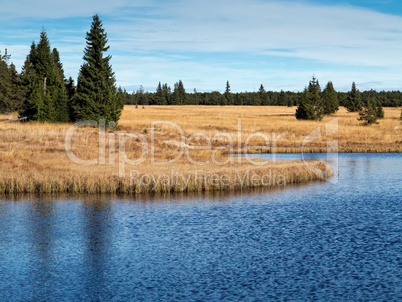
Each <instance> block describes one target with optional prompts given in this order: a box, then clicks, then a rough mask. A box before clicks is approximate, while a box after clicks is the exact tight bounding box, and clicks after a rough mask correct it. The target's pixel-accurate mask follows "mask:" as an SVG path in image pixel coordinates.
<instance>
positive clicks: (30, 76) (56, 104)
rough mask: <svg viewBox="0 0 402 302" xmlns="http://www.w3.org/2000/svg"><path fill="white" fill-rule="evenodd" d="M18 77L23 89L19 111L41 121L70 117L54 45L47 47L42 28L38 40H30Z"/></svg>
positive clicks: (61, 69)
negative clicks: (29, 47)
mask: <svg viewBox="0 0 402 302" xmlns="http://www.w3.org/2000/svg"><path fill="white" fill-rule="evenodd" d="M21 77H22V83H23V85H24V87H25V90H26V99H25V102H24V108H23V109H22V110H21V112H20V114H21V115H23V116H31V118H32V119H33V120H37V121H41V122H68V121H70V112H69V99H68V94H67V89H66V86H65V84H64V71H63V66H62V64H61V62H60V56H59V53H58V51H57V49H56V48H54V49H53V51H51V49H50V43H49V40H48V38H47V34H46V31H45V30H42V31H41V33H40V40H39V43H38V44H37V45H36V44H35V43H34V42H33V43H32V45H31V49H30V53H29V55H28V56H27V58H26V60H25V63H24V67H23V71H22V75H21Z"/></svg>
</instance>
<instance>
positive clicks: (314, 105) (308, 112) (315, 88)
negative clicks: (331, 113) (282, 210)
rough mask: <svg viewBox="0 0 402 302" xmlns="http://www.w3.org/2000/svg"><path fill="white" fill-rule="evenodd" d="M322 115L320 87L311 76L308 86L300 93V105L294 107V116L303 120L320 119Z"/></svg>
mask: <svg viewBox="0 0 402 302" xmlns="http://www.w3.org/2000/svg"><path fill="white" fill-rule="evenodd" d="M323 116H324V106H323V103H322V99H321V87H320V83H319V82H318V80H317V79H316V78H315V77H314V76H313V79H312V80H311V81H310V83H309V86H308V88H306V89H305V90H304V92H303V93H302V95H301V100H300V105H299V107H298V108H297V109H296V118H297V119H305V120H321V119H322V118H323Z"/></svg>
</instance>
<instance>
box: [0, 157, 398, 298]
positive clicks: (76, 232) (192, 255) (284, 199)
mask: <svg viewBox="0 0 402 302" xmlns="http://www.w3.org/2000/svg"><path fill="white" fill-rule="evenodd" d="M265 156H266V157H270V155H265ZM299 156H300V155H277V158H278V159H294V158H299ZM309 156H311V157H314V158H317V157H318V158H325V157H326V155H325V154H324V155H322V154H312V155H309ZM332 164H334V162H332ZM338 164H339V180H338V181H337V183H335V182H334V181H333V183H331V182H319V183H312V184H307V185H303V186H295V187H288V188H286V189H284V190H274V191H266V190H265V191H264V190H262V191H258V192H249V193H244V194H227V195H216V196H213V195H211V196H192V197H185V196H174V197H165V198H162V197H159V198H154V199H153V198H148V199H143V200H128V199H127V200H116V199H112V200H110V198H109V199H108V198H105V197H104V198H102V199H100V198H82V199H71V198H70V199H66V198H64V199H63V198H61V199H51V198H49V197H43V198H40V199H38V198H25V199H21V200H20V199H17V200H9V199H8V200H7V199H5V198H3V199H1V198H0V300H1V301H141V300H149V301H163V300H168V301H173V300H175V301H176V300H185V301H216V300H224V301H239V300H247V301H270V300H284V301H311V300H318V301H323V300H325V301H397V300H402V190H401V188H402V173H401V171H402V169H401V168H402V155H400V154H340V155H339V161H338Z"/></svg>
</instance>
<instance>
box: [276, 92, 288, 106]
mask: <svg viewBox="0 0 402 302" xmlns="http://www.w3.org/2000/svg"><path fill="white" fill-rule="evenodd" d="M277 104H278V105H279V106H286V105H287V99H286V93H285V91H283V90H281V92H280V93H279V95H278V99H277Z"/></svg>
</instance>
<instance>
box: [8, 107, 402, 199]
mask: <svg viewBox="0 0 402 302" xmlns="http://www.w3.org/2000/svg"><path fill="white" fill-rule="evenodd" d="M294 111H295V107H293V108H287V107H231V106H228V107H220V106H213V107H212V106H211V107H204V106H154V107H152V106H150V107H145V109H141V108H139V109H135V106H126V107H125V109H124V111H123V114H122V118H121V120H120V123H119V125H120V129H118V130H109V131H107V133H105V137H106V148H105V149H104V151H105V155H104V158H105V163H101V164H99V163H98V164H95V165H90V166H85V165H79V164H77V163H74V162H73V161H71V160H70V159H69V158H68V156H67V154H66V151H65V135H66V132H67V130H68V129H69V128H70V127H71V125H69V124H46V123H45V124H39V123H27V124H19V123H0V165H1V167H0V193H63V192H68V193H118V194H132V195H134V194H141V193H144V192H161V193H163V192H193V191H197V192H203V191H226V190H243V189H246V188H250V187H258V186H263V185H264V186H269V187H275V186H282V185H285V184H289V183H303V182H306V181H311V180H322V179H324V178H326V177H328V176H329V175H330V174H331V171H330V170H329V168H328V166H327V165H326V164H325V163H324V162H320V161H314V162H312V163H311V164H313V165H315V166H316V167H317V168H319V169H320V170H321V171H323V173H322V174H315V173H313V172H312V171H310V170H309V169H308V168H307V167H306V165H305V164H304V163H303V162H300V161H292V162H276V163H273V162H266V165H264V166H257V165H254V164H252V163H249V162H248V161H246V160H245V159H244V158H241V159H238V158H236V159H233V158H232V159H231V160H230V157H228V156H227V154H228V153H230V152H231V151H233V152H245V151H247V152H266V151H268V152H272V151H275V148H273V147H275V141H276V151H277V152H300V151H301V146H302V142H303V140H304V138H305V137H306V136H307V135H308V134H309V133H310V132H311V131H313V130H314V129H317V128H318V127H320V129H321V134H322V136H323V137H322V138H321V139H317V140H314V141H312V142H310V143H309V144H307V145H306V148H305V150H304V151H305V152H314V151H315V152H322V151H326V141H327V140H338V141H339V150H340V151H341V152H401V145H402V136H401V134H402V133H401V128H400V127H401V122H400V120H399V115H400V110H399V109H393V108H385V119H384V120H381V121H380V122H379V124H378V125H372V126H361V125H360V123H359V122H358V121H357V114H356V113H348V112H346V110H345V109H343V108H341V110H340V111H339V112H338V113H337V114H335V115H334V116H331V117H325V118H324V120H323V121H321V122H311V121H297V120H296V119H295V118H294ZM12 118H15V116H13V115H11V116H10V115H9V116H4V115H0V120H5V119H12ZM333 118H339V133H337V134H334V135H331V136H328V137H327V136H325V134H326V133H325V124H326V123H327V122H328V121H331V120H332V119H333ZM239 119H241V123H240V122H239ZM158 120H160V121H171V122H174V123H176V124H177V126H178V127H179V128H180V129H179V130H178V129H176V128H172V126H171V125H170V126H169V125H166V124H158V125H156V127H155V129H154V130H155V131H154V132H153V133H152V131H151V122H152V121H158ZM240 124H241V133H240V134H241V135H240V136H239V132H238V127H239V125H240ZM145 129H146V131H144V130H145ZM180 131H182V133H180ZM134 132H137V133H140V134H141V136H142V137H143V139H145V141H146V143H147V144H146V145H148V144H150V143H151V139H152V134H153V138H154V146H155V148H154V150H153V151H154V158H155V161H156V162H157V163H161V162H165V161H169V160H172V159H175V158H176V157H177V156H178V155H179V154H180V151H183V150H184V154H183V155H182V156H181V157H180V158H179V159H178V160H176V161H175V162H174V163H169V164H165V165H155V163H153V162H152V161H151V152H150V150H149V152H150V153H149V154H148V156H147V157H146V159H145V160H144V162H143V163H142V164H141V165H136V166H130V165H129V164H127V165H126V166H125V167H124V169H120V170H119V167H121V165H120V164H119V163H120V160H121V158H122V154H120V152H121V151H122V148H121V146H120V144H119V136H122V135H123V134H124V133H134ZM145 132H147V133H145ZM200 132H202V133H204V134H205V135H203V136H202V135H199V134H197V133H200ZM255 132H260V133H264V134H265V135H266V136H267V137H268V138H269V146H267V145H266V142H265V141H264V140H263V139H262V138H261V137H254V138H253V139H249V137H250V135H251V134H252V133H255ZM219 133H226V134H227V135H226V136H224V135H222V134H219ZM278 137H279V139H278ZM208 140H210V141H211V144H210V146H209V147H207V148H204V149H203V150H201V149H200V147H203V146H204V147H205V146H208ZM113 141H114V142H115V148H113V145H111V146H110V147H109V143H110V142H113ZM72 142H73V144H72V150H73V151H74V153H75V154H76V155H77V156H78V157H80V158H81V159H98V158H99V131H98V130H97V129H94V128H89V127H87V128H80V129H78V130H77V131H76V133H75V135H74V136H73V140H72ZM246 142H247V144H248V148H246V146H245V143H246ZM142 146H143V144H142V142H141V141H140V140H138V139H129V140H128V141H127V142H126V144H125V154H126V156H127V158H128V159H131V160H138V159H140V158H141V154H142V153H141V152H142ZM112 151H115V152H114V153H113V152H112ZM186 152H187V153H188V156H189V157H190V159H191V160H189V157H188V156H185V154H186ZM212 159H216V161H217V162H218V163H214V162H213V160H212ZM194 162H198V163H203V164H202V165H196V164H194ZM130 171H131V172H130ZM122 172H123V175H124V177H121V176H122ZM130 173H131V174H130ZM247 175H248V177H246V176H247Z"/></svg>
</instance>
